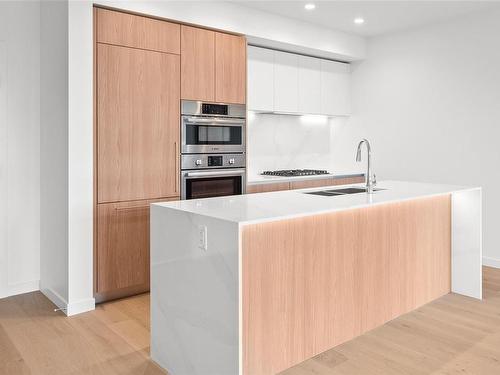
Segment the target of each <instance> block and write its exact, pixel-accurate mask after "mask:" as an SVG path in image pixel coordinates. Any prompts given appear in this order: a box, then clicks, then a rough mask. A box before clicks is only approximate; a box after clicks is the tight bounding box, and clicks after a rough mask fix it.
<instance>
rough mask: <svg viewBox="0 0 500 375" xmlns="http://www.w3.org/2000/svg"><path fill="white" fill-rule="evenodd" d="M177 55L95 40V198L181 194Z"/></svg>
mask: <svg viewBox="0 0 500 375" xmlns="http://www.w3.org/2000/svg"><path fill="white" fill-rule="evenodd" d="M179 77H180V61H179V56H178V55H171V54H166V53H160V52H153V51H145V50H139V49H134V48H127V47H120V46H112V45H106V44H98V47H97V170H98V176H97V186H98V188H97V191H98V194H97V196H98V203H103V202H118V201H129V200H139V199H154V198H163V197H171V196H176V195H179V182H178V181H179V168H178V166H179V160H178V158H179V107H180V105H179V100H180V78H179Z"/></svg>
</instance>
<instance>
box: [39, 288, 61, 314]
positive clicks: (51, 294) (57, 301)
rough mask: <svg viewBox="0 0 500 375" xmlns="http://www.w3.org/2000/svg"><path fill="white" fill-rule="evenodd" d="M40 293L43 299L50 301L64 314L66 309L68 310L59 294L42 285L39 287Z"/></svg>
mask: <svg viewBox="0 0 500 375" xmlns="http://www.w3.org/2000/svg"><path fill="white" fill-rule="evenodd" d="M40 292H42V293H43V295H44V296H45V297H47V298H48V299H50V300H51V301H52V303H53V304H54V305H56V306H57V308H59V309H61V310H62V311H63V312H64V313H66V309H67V308H68V302H67V301H66V299H64V298H63V297H61V296H60V295H59V293H57V292H55V291H54V290H53V289H51V288H45V287H43V285H40Z"/></svg>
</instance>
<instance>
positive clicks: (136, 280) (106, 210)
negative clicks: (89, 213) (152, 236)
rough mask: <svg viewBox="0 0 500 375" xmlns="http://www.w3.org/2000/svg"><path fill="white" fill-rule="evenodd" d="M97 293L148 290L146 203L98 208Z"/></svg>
mask: <svg viewBox="0 0 500 375" xmlns="http://www.w3.org/2000/svg"><path fill="white" fill-rule="evenodd" d="M97 214H98V217H97V220H98V223H99V228H98V230H97V288H96V289H97V293H105V292H110V291H116V290H118V289H123V288H130V287H140V286H143V287H144V290H147V289H148V288H149V202H148V201H144V202H126V203H108V204H100V205H98V207H97Z"/></svg>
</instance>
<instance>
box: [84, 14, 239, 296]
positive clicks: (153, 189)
mask: <svg viewBox="0 0 500 375" xmlns="http://www.w3.org/2000/svg"><path fill="white" fill-rule="evenodd" d="M94 40H95V46H94V87H95V88H94V96H95V101H94V106H95V108H94V114H95V115H94V120H95V121H94V122H95V124H94V137H95V139H94V150H95V151H94V157H95V173H94V176H95V183H94V187H95V191H94V201H95V209H94V292H95V297H96V301H97V302H101V301H105V300H109V299H114V298H118V297H123V296H127V295H132V294H137V293H141V292H144V291H147V290H149V272H150V265H149V259H150V256H149V205H150V204H151V203H153V202H161V201H169V200H177V199H179V197H180V181H179V180H180V171H179V168H180V151H179V150H180V144H179V142H180V100H181V97H182V98H183V99H192V100H205V101H218V102H228V103H245V93H246V86H245V84H246V41H245V38H244V37H241V36H236V35H230V34H225V33H221V32H218V31H212V30H207V29H203V28H197V27H193V26H185V25H181V24H179V23H175V22H169V21H164V20H159V19H154V18H149V17H145V16H139V15H135V14H129V13H124V12H120V11H115V10H109V9H104V8H99V7H95V8H94Z"/></svg>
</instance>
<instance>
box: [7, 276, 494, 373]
mask: <svg viewBox="0 0 500 375" xmlns="http://www.w3.org/2000/svg"><path fill="white" fill-rule="evenodd" d="M484 297H485V299H484V301H477V300H474V299H471V298H467V297H462V296H458V295H453V294H449V295H446V296H444V297H442V298H439V299H438V300H436V301H434V302H431V303H429V304H427V305H425V306H423V307H421V308H419V309H417V310H415V311H413V312H411V313H409V314H406V315H403V316H401V317H399V318H397V319H395V320H393V321H391V322H389V323H387V324H385V325H383V326H382V327H379V328H376V329H374V330H372V331H370V332H368V333H366V334H364V335H362V336H360V337H358V338H356V339H354V340H351V341H349V342H347V343H345V344H342V345H339V346H337V347H335V348H334V349H331V350H328V351H326V352H324V353H322V354H320V355H318V356H316V357H314V358H312V359H310V360H308V361H305V362H303V363H301V364H300V365H297V366H295V367H293V368H291V369H288V370H286V371H284V372H282V373H281V374H280V375H351V374H352V375H354V374H355V375H372V374H373V375H393V374H394V375H396V374H397V375H401V374H405V375H424V374H433V375H436V374H440V375H441V374H442V375H444V374H470V375H496V374H500V270H498V269H493V268H488V267H485V268H484ZM53 308H54V306H53V305H52V304H51V303H50V302H49V301H48V300H47V299H46V298H45V297H44V296H43V295H42V294H40V293H38V292H36V293H29V294H24V295H20V296H15V297H10V298H5V299H3V300H0V374H2V375H4V374H5V375H17V374H22V375H24V374H33V375H35V374H36V375H38V374H50V375H58V374H69V375H77V374H78V375H80V374H92V375H94V374H95V375H113V374H134V375H135V374H139V375H144V374H147V375H156V374H165V372H163V371H162V370H161V369H159V368H158V367H157V366H156V365H155V364H154V363H152V362H151V361H150V360H149V357H148V353H149V330H148V329H149V328H148V327H149V295H147V294H144V295H140V296H137V297H131V298H128V299H124V300H120V301H115V302H108V303H105V304H102V305H99V306H98V307H97V309H96V310H95V311H93V312H90V313H86V314H81V315H77V316H74V317H70V318H66V317H64V315H63V314H62V313H54V312H53ZM207 375H209V374H207ZM214 375H215V374H214Z"/></svg>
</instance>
